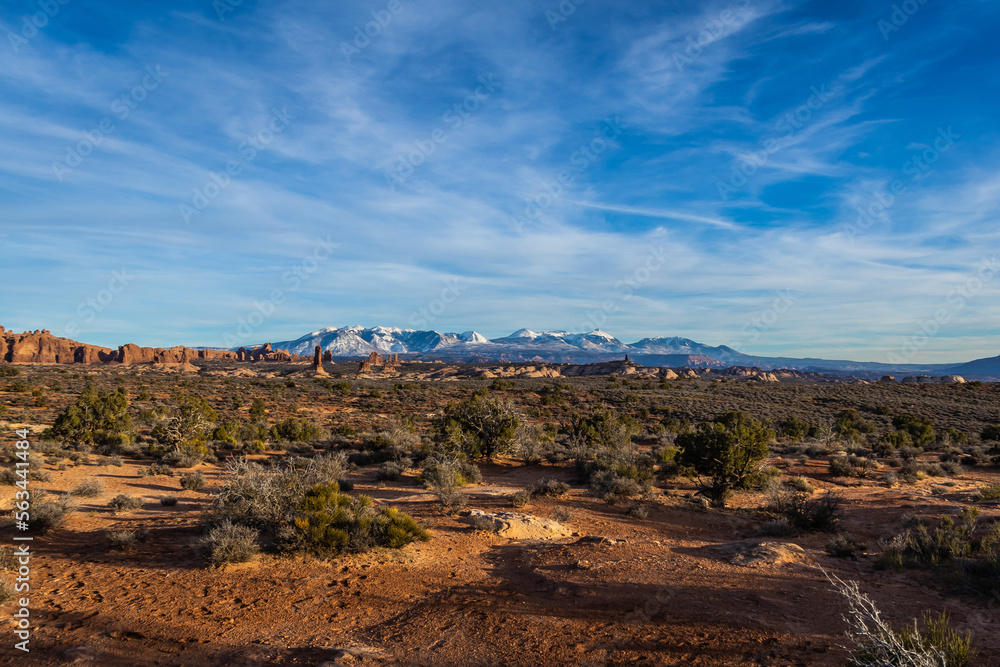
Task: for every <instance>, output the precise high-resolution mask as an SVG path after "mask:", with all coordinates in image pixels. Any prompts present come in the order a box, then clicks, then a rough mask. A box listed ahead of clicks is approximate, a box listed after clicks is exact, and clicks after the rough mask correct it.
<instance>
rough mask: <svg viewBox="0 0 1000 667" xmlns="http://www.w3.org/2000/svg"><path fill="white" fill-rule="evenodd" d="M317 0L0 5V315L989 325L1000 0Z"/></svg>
mask: <svg viewBox="0 0 1000 667" xmlns="http://www.w3.org/2000/svg"><path fill="white" fill-rule="evenodd" d="M321 5H325V3H314V2H301V1H288V2H277V1H275V2H268V1H264V0H261V1H259V2H253V1H252V0H243V2H241V3H238V4H237V0H218V1H216V2H212V1H211V0H203V1H199V2H190V1H184V0H181V1H174V2H169V3H166V2H146V3H135V2H128V3H126V2H103V3H102V2H86V3H85V2H82V0H41V2H39V0H34V1H30V2H29V1H22V0H14V1H11V2H7V3H4V5H3V7H2V9H0V111H2V113H0V149H2V150H0V257H2V263H0V282H2V284H3V286H4V287H3V289H2V290H0V293H2V296H0V324H4V325H5V326H7V327H8V328H13V329H16V330H21V329H35V328H47V329H51V330H52V331H53V333H55V334H58V335H68V336H71V337H74V338H76V339H78V340H83V341H85V342H92V343H99V344H105V345H118V344H121V343H124V342H136V343H139V344H143V345H171V344H189V345H222V344H223V343H225V342H229V343H232V342H236V343H239V342H257V341H263V340H284V339H289V338H295V337H298V336H300V335H302V334H304V333H306V332H308V331H311V330H314V329H317V328H320V327H323V326H330V325H336V326H345V325H350V324H362V325H366V326H374V325H378V324H382V325H388V326H401V327H414V328H433V329H437V330H439V331H464V330H467V329H473V328H474V329H476V330H478V331H480V332H481V333H483V334H485V335H487V336H490V337H496V336H500V335H504V334H507V333H509V332H511V331H513V330H514V329H517V328H520V327H522V326H526V327H529V328H532V329H535V330H544V329H564V330H570V331H581V330H589V329H592V328H596V327H597V326H598V325H599V326H600V328H602V329H604V330H606V331H608V332H610V333H612V334H614V335H615V336H617V337H618V338H620V339H622V340H625V341H627V342H631V341H633V340H637V339H639V338H642V337H645V336H652V335H680V336H686V337H689V338H693V339H695V340H698V341H700V342H704V343H709V344H728V345H731V346H734V347H737V348H738V349H741V350H743V351H745V352H747V353H754V354H768V355H776V354H782V355H792V356H824V357H827V358H833V357H836V358H854V359H859V360H874V361H884V360H886V358H887V357H888V355H896V356H897V357H902V358H905V359H906V360H908V361H914V362H934V361H952V360H955V361H958V360H967V359H971V358H976V357H984V356H994V355H996V354H998V353H1000V345H998V344H997V343H996V340H995V338H996V337H995V332H996V325H997V322H998V321H1000V299H998V298H997V297H998V294H1000V277H996V278H995V277H994V274H995V273H997V272H998V271H1000V267H997V266H996V253H997V251H998V250H1000V227H998V225H997V224H996V223H997V211H998V209H1000V207H998V204H1000V172H998V170H997V165H998V164H1000V159H998V158H1000V142H998V129H997V108H998V104H997V102H998V99H997V97H998V93H997V91H998V90H1000V68H998V67H997V65H998V60H1000V57H998V55H1000V50H998V49H997V47H996V35H997V34H998V33H1000V7H998V6H997V5H996V4H995V3H992V2H974V1H971V0H957V1H954V2H948V3H945V2H943V1H942V0H926V1H925V2H922V3H921V1H920V0H909V1H908V2H906V3H898V4H896V5H895V8H894V6H893V4H892V3H880V2H875V3H870V2H857V1H847V2H826V1H824V2H794V1H791V0H788V1H784V2H782V1H769V0H734V1H728V2H698V3H694V2H642V3H639V2H632V3H621V2H610V1H603V0H585V1H583V2H581V1H580V0H567V1H566V2H563V3H562V4H560V3H559V2H526V1H519V0H511V1H509V2H505V3H501V4H497V3H487V4H484V3H469V2H462V1H459V0H426V1H423V2H415V1H413V0H391V1H390V0H371V1H365V2H359V1H353V0H350V1H345V2H339V3H331V4H330V6H328V7H327V6H321ZM366 33H367V34H366ZM859 209H860V210H861V211H865V212H866V213H859ZM991 267H993V268H991ZM925 331H926V332H928V333H927V334H926V335H925V334H924V333H923V332H925Z"/></svg>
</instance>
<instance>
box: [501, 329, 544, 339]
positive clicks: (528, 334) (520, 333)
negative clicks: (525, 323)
mask: <svg viewBox="0 0 1000 667" xmlns="http://www.w3.org/2000/svg"><path fill="white" fill-rule="evenodd" d="M540 335H541V334H537V333H535V332H534V331H532V330H531V329H518V330H517V331H515V332H514V333H512V334H511V335H509V336H507V338H538V336H540Z"/></svg>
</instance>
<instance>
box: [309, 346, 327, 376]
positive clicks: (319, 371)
mask: <svg viewBox="0 0 1000 667" xmlns="http://www.w3.org/2000/svg"><path fill="white" fill-rule="evenodd" d="M312 372H313V373H315V374H316V375H328V373H327V372H326V371H325V370H323V348H322V347H320V346H319V345H317V346H316V349H315V351H314V353H313V364H312Z"/></svg>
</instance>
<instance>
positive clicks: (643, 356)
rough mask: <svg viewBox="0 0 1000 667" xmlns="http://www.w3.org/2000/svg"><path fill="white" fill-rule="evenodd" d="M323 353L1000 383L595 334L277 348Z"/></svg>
mask: <svg viewBox="0 0 1000 667" xmlns="http://www.w3.org/2000/svg"><path fill="white" fill-rule="evenodd" d="M317 345H319V346H320V347H321V348H322V349H323V350H324V351H329V352H330V353H331V355H332V356H334V357H340V358H359V357H367V356H368V355H369V354H370V353H372V352H378V353H379V354H399V355H400V356H401V357H402V358H404V359H411V360H426V361H431V360H441V361H447V362H485V361H512V362H516V361H547V362H553V363H572V364H581V363H596V362H602V361H610V360H613V359H621V358H623V357H624V356H625V355H626V354H627V355H628V356H629V359H631V360H633V361H635V362H636V363H639V364H643V365H646V366H674V367H679V366H689V367H719V368H721V367H729V366H756V367H758V368H762V369H765V370H770V369H775V368H789V369H795V370H803V371H815V372H833V373H857V374H865V375H871V374H881V373H908V374H935V375H946V374H963V375H973V376H995V375H997V376H1000V357H993V358H989V359H978V360H975V361H972V362H969V363H966V364H891V363H880V362H861V361H848V360H830V359H815V358H806V359H798V358H792V357H761V356H754V355H747V354H743V353H741V352H738V351H736V350H734V349H732V348H730V347H727V346H725V345H719V346H711V345H705V344H702V343H698V342H696V341H693V340H690V339H688V338H680V337H676V336H673V337H667V336H658V337H655V338H643V339H642V340H639V341H636V342H634V343H624V342H622V341H620V340H618V339H617V338H615V337H614V336H612V335H611V334H609V333H607V332H604V331H601V330H600V329H595V330H594V331H590V332H588V333H570V332H568V331H532V330H531V329H518V330H517V331H515V332H513V333H511V334H509V335H507V336H503V337H501V338H494V339H488V338H487V337H486V336H483V335H482V334H480V333H477V332H475V331H465V332H462V333H441V332H438V331H417V330H414V329H401V328H399V327H385V326H377V327H371V328H365V327H361V326H348V327H340V328H338V327H327V328H325V329H320V330H318V331H313V332H311V333H308V334H306V335H304V336H302V337H301V338H297V339H295V340H290V341H281V342H277V343H272V346H273V347H274V348H275V349H285V350H288V351H290V352H293V353H296V354H300V355H309V354H312V352H313V350H314V348H315V347H316V346H317Z"/></svg>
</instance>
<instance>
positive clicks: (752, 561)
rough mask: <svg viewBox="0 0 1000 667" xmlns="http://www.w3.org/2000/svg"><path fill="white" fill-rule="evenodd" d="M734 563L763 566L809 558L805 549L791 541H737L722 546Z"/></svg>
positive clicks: (745, 565)
mask: <svg viewBox="0 0 1000 667" xmlns="http://www.w3.org/2000/svg"><path fill="white" fill-rule="evenodd" d="M722 551H723V553H724V554H725V555H726V556H727V557H728V560H729V562H730V563H732V564H733V565H742V566H744V567H763V566H765V565H783V564H785V563H799V562H802V561H804V560H806V559H807V558H808V555H807V554H806V552H805V549H803V548H802V547H800V546H799V545H797V544H792V543H791V542H736V543H733V544H726V545H723V546H722Z"/></svg>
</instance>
